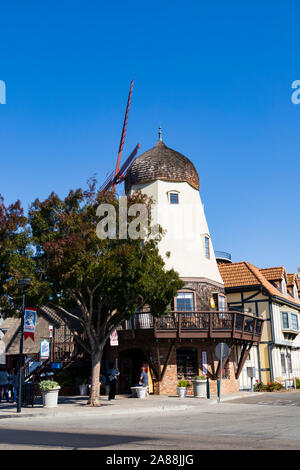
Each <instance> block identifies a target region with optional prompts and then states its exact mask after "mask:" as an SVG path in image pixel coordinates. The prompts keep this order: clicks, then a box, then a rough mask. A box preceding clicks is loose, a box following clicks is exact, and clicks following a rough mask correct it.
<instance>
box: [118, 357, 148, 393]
mask: <svg viewBox="0 0 300 470" xmlns="http://www.w3.org/2000/svg"><path fill="white" fill-rule="evenodd" d="M145 362H146V357H145V354H144V353H143V351H142V350H141V349H138V348H133V349H127V350H126V351H123V352H121V353H120V390H119V392H120V393H131V390H130V387H133V386H134V385H136V384H137V383H138V382H139V378H140V374H141V367H142V365H143V364H144V363H145Z"/></svg>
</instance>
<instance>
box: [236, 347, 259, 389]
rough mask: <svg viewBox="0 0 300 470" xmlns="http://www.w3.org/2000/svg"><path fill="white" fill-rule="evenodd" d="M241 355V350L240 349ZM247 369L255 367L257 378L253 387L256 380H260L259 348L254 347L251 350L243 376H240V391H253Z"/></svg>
mask: <svg viewBox="0 0 300 470" xmlns="http://www.w3.org/2000/svg"><path fill="white" fill-rule="evenodd" d="M238 350H239V354H240V350H241V348H240V347H239V348H238ZM247 367H255V377H254V378H253V386H254V384H255V383H256V380H259V361H258V347H257V346H252V348H251V349H250V356H249V358H248V359H247V360H246V362H245V365H244V367H243V369H242V372H241V375H240V376H239V389H240V390H251V379H250V377H248V372H247Z"/></svg>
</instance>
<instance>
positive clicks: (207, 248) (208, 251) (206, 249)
mask: <svg viewBox="0 0 300 470" xmlns="http://www.w3.org/2000/svg"><path fill="white" fill-rule="evenodd" d="M204 248H205V258H207V259H210V246H209V237H204Z"/></svg>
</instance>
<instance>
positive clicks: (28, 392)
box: [22, 382, 35, 407]
mask: <svg viewBox="0 0 300 470" xmlns="http://www.w3.org/2000/svg"><path fill="white" fill-rule="evenodd" d="M34 399H35V384H34V382H26V383H24V384H23V386H22V406H32V407H33V406H34Z"/></svg>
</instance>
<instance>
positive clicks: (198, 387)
mask: <svg viewBox="0 0 300 470" xmlns="http://www.w3.org/2000/svg"><path fill="white" fill-rule="evenodd" d="M192 383H193V388H194V397H197V398H206V380H200V379H199V380H192Z"/></svg>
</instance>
